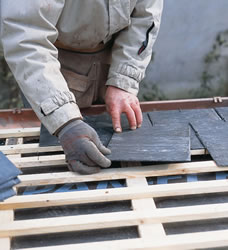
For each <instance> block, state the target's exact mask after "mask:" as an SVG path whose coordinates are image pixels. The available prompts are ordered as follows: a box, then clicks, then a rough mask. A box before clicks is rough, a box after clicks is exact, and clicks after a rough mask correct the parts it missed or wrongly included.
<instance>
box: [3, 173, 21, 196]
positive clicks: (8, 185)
mask: <svg viewBox="0 0 228 250" xmlns="http://www.w3.org/2000/svg"><path fill="white" fill-rule="evenodd" d="M18 183H20V180H19V179H18V178H17V177H15V178H14V179H12V180H9V181H7V182H5V183H3V184H1V185H0V193H1V191H2V190H5V189H8V188H11V187H13V186H15V185H17V184H18Z"/></svg>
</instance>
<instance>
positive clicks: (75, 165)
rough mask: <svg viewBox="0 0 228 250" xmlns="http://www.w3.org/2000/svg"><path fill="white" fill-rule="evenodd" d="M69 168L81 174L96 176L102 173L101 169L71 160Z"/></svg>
mask: <svg viewBox="0 0 228 250" xmlns="http://www.w3.org/2000/svg"><path fill="white" fill-rule="evenodd" d="M68 167H69V169H70V170H71V171H73V172H77V173H79V174H84V175H85V174H95V173H98V172H99V171H100V168H99V167H88V166H86V165H85V164H83V163H82V162H80V161H76V160H71V161H69V162H68Z"/></svg>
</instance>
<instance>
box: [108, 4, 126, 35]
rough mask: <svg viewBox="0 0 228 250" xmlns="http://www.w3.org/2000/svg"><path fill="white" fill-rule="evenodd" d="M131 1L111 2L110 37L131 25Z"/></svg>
mask: <svg viewBox="0 0 228 250" xmlns="http://www.w3.org/2000/svg"><path fill="white" fill-rule="evenodd" d="M130 9H131V8H130V0H116V1H110V2H109V25H110V26H109V35H112V34H114V33H117V32H118V31H120V30H122V29H123V28H125V27H127V26H129V24H130V20H131V19H130Z"/></svg>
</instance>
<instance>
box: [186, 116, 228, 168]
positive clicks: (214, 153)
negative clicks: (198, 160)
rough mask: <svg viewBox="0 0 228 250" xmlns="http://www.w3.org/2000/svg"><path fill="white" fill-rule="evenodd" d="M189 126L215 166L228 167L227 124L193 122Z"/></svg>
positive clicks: (219, 122) (222, 122)
mask: <svg viewBox="0 0 228 250" xmlns="http://www.w3.org/2000/svg"><path fill="white" fill-rule="evenodd" d="M191 125H192V127H193V129H194V130H195V131H196V132H197V135H198V137H199V139H200V140H201V142H202V143H203V145H204V146H205V148H206V149H207V150H208V151H209V153H210V155H211V157H212V158H213V159H214V160H215V162H216V163H217V165H219V166H228V123H226V122H224V121H222V120H221V121H210V123H208V122H203V121H194V122H191Z"/></svg>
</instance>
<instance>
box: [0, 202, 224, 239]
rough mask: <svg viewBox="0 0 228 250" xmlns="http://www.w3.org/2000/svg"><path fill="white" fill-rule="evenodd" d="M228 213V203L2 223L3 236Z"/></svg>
mask: <svg viewBox="0 0 228 250" xmlns="http://www.w3.org/2000/svg"><path fill="white" fill-rule="evenodd" d="M227 217H228V203H225V204H217V205H216V206H215V205H214V204H212V205H196V206H191V207H189V206H186V207H174V208H162V209H156V210H154V211H151V210H150V209H145V210H143V211H137V212H136V211H124V212H110V213H102V214H96V216H94V215H93V214H90V215H78V216H62V217H55V218H44V219H31V220H19V221H13V222H8V223H3V224H1V225H0V237H14V236H22V235H37V234H45V233H54V232H70V231H81V230H93V229H98V228H100V229H103V228H114V227H124V226H135V225H142V224H148V223H149V224H150V223H156V224H157V223H171V222H180V221H193V220H208V219H216V218H227Z"/></svg>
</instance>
